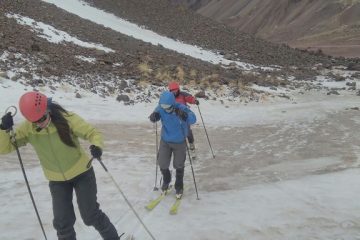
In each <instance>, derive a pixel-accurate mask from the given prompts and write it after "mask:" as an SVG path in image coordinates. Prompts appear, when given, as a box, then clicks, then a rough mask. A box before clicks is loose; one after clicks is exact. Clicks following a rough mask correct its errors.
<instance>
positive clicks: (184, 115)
mask: <svg viewBox="0 0 360 240" xmlns="http://www.w3.org/2000/svg"><path fill="white" fill-rule="evenodd" d="M175 113H176V115H178V116H179V118H181V120H183V121H186V119H187V117H188V114H187V112H185V111H183V110H181V109H180V108H176V109H175Z"/></svg>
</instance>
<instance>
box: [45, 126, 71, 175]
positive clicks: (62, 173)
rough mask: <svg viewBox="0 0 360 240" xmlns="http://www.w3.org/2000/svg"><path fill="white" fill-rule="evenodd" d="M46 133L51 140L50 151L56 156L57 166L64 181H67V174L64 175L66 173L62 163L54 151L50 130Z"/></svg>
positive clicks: (47, 129)
mask: <svg viewBox="0 0 360 240" xmlns="http://www.w3.org/2000/svg"><path fill="white" fill-rule="evenodd" d="M46 132H47V135H48V138H49V143H50V149H51V152H52V154H53V155H54V158H55V161H56V163H57V166H58V168H59V170H60V172H61V175H62V176H63V178H64V180H65V181H66V180H67V179H66V177H65V174H64V171H63V170H62V168H61V164H60V161H59V160H58V159H57V157H56V155H55V153H54V150H53V146H52V140H51V137H50V133H49V128H46Z"/></svg>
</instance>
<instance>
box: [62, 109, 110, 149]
mask: <svg viewBox="0 0 360 240" xmlns="http://www.w3.org/2000/svg"><path fill="white" fill-rule="evenodd" d="M68 120H69V124H70V128H71V130H72V132H73V133H74V134H75V136H77V137H79V138H81V139H84V140H87V141H89V142H90V143H91V144H93V145H95V146H98V147H100V148H104V140H103V137H102V134H101V133H100V131H98V130H97V129H96V128H95V127H93V126H92V125H91V124H89V123H87V122H86V121H85V120H84V119H82V118H81V117H80V116H79V115H77V114H75V113H70V117H69V118H68Z"/></svg>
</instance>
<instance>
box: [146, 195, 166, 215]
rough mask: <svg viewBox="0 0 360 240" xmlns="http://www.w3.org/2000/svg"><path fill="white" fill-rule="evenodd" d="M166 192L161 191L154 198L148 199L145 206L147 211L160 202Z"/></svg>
mask: <svg viewBox="0 0 360 240" xmlns="http://www.w3.org/2000/svg"><path fill="white" fill-rule="evenodd" d="M165 196H166V194H164V193H161V195H160V196H159V197H157V198H155V199H154V200H152V201H150V202H149V204H148V205H146V206H145V208H146V209H147V210H149V211H151V210H153V209H154V208H155V207H156V206H157V205H158V204H159V203H160V202H161V200H163V199H164V197H165Z"/></svg>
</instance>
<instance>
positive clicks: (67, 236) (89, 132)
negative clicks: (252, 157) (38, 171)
mask: <svg viewBox="0 0 360 240" xmlns="http://www.w3.org/2000/svg"><path fill="white" fill-rule="evenodd" d="M19 108H20V112H21V113H22V115H23V116H24V117H25V118H26V120H27V121H25V122H23V123H22V124H21V125H19V127H18V128H17V129H16V132H15V138H16V142H17V145H18V146H19V147H21V146H24V145H26V144H27V143H29V144H31V145H32V146H33V147H34V149H35V151H36V153H37V155H38V157H39V160H40V164H41V166H42V169H43V171H44V174H45V176H46V178H47V179H48V180H49V188H50V192H51V197H52V204H53V215H54V219H53V226H54V228H55V229H56V231H57V236H58V239H59V240H76V233H75V230H74V224H75V220H76V218H75V212H74V207H73V203H72V198H73V191H75V193H76V197H77V203H78V208H79V211H80V214H81V217H82V219H83V221H84V223H85V224H86V225H88V226H93V227H94V228H95V229H96V230H97V231H98V232H99V233H100V235H101V236H102V238H103V239H105V240H119V239H120V237H119V235H118V233H117V231H116V229H115V226H114V225H113V224H112V223H111V222H110V220H109V218H108V217H107V215H106V214H105V213H103V212H102V211H101V210H100V208H99V203H98V202H97V197H96V194H97V186H96V178H95V173H94V170H93V168H92V166H91V165H88V163H89V161H90V159H89V156H88V154H87V153H86V152H85V150H84V149H83V148H82V147H81V146H80V142H79V138H81V139H84V140H87V141H89V142H90V143H91V146H90V153H91V155H92V157H93V158H100V157H101V155H102V148H103V145H104V143H103V138H102V135H101V134H100V132H99V131H98V130H97V129H95V128H94V127H93V126H91V125H90V124H89V123H87V122H86V121H84V120H83V119H82V118H81V117H80V116H78V115H77V114H75V113H72V112H68V111H66V110H65V109H64V108H63V107H61V106H60V105H59V104H57V103H55V102H52V99H51V98H47V97H46V96H45V95H44V94H42V93H39V92H27V93H25V94H24V95H23V96H21V98H20V101H19ZM13 125H14V122H13V117H12V115H11V113H7V114H5V115H4V116H3V117H2V119H1V124H0V129H1V130H0V142H1V144H0V154H7V153H10V152H12V151H14V150H16V148H15V146H14V145H13V144H12V142H11V140H10V135H9V134H8V132H9V130H10V129H12V127H13Z"/></svg>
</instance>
